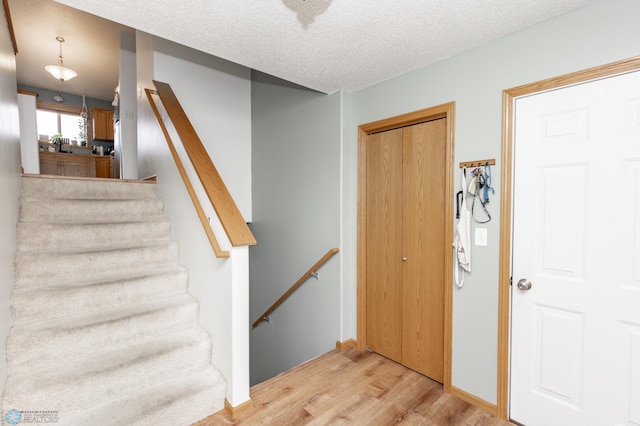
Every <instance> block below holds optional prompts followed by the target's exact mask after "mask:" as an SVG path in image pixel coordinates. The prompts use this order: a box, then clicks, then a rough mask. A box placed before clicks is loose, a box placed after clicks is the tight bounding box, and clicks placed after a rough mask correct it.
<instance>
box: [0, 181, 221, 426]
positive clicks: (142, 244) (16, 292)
mask: <svg viewBox="0 0 640 426" xmlns="http://www.w3.org/2000/svg"><path fill="white" fill-rule="evenodd" d="M17 245H18V251H17V253H16V256H15V286H14V289H13V292H12V295H11V308H12V326H11V330H10V332H9V337H8V339H7V364H8V378H7V383H6V386H5V390H4V394H3V395H2V413H3V417H2V421H3V422H5V424H6V421H7V419H6V418H5V417H6V416H5V413H7V412H9V411H10V410H17V411H19V412H20V414H21V415H22V416H23V421H24V420H25V419H26V417H28V416H33V415H37V413H29V412H40V413H43V412H54V414H55V415H57V418H58V422H57V424H66V425H92V426H98V425H171V426H176V425H189V424H192V423H194V422H196V421H198V420H200V419H202V418H204V417H206V416H208V415H210V414H212V413H214V412H215V411H218V410H219V409H221V408H223V405H224V398H225V387H226V385H225V383H224V378H223V377H222V376H221V374H220V373H219V372H218V370H217V369H216V368H215V367H214V366H212V365H211V338H210V336H209V335H208V334H207V333H206V332H205V331H204V330H203V329H201V328H200V327H199V326H198V309H199V306H198V302H197V301H196V300H195V299H194V298H193V297H191V296H190V295H189V294H188V293H187V280H188V278H187V271H186V270H185V269H184V268H182V267H181V266H179V265H178V247H177V246H176V244H175V243H174V242H172V241H171V240H170V224H169V222H168V221H167V220H166V219H165V218H163V203H162V200H160V199H158V198H157V196H156V185H155V184H154V183H152V182H124V181H118V180H108V179H104V180H99V179H93V180H91V179H89V180H81V179H69V178H52V177H39V176H24V177H23V178H22V192H21V200H20V216H19V223H18V226H17ZM13 413H14V415H15V414H17V413H15V412H13Z"/></svg>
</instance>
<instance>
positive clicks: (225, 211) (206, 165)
mask: <svg viewBox="0 0 640 426" xmlns="http://www.w3.org/2000/svg"><path fill="white" fill-rule="evenodd" d="M153 83H154V84H155V86H156V90H151V89H145V92H146V94H147V99H148V100H149V103H150V105H151V109H152V110H153V113H154V115H155V116H156V119H157V120H158V123H159V124H160V128H161V129H162V133H163V134H164V137H165V139H166V141H167V145H168V147H169V151H170V152H171V156H172V157H173V160H174V161H175V163H176V166H177V167H178V170H179V172H180V176H181V177H182V180H183V182H184V184H185V186H186V188H187V191H188V193H189V196H190V197H191V201H192V202H193V205H194V207H195V209H196V212H197V213H198V218H199V219H200V222H201V223H202V226H203V228H204V230H205V232H206V234H207V238H208V239H209V243H210V244H211V247H212V248H213V251H214V253H215V255H216V257H229V252H228V251H224V250H222V249H221V248H220V245H219V244H218V241H217V239H216V237H215V235H214V233H213V231H212V230H211V226H210V224H209V221H208V219H207V216H206V214H205V212H204V209H203V208H202V204H201V203H200V201H199V200H198V197H197V195H196V192H195V190H194V188H193V185H192V184H191V181H190V179H189V177H188V175H187V172H186V170H185V168H184V165H183V163H182V161H181V160H180V156H179V155H178V152H177V151H176V148H175V145H174V144H173V141H172V140H171V136H170V135H169V131H168V130H167V127H166V125H165V124H164V121H163V120H162V116H161V114H160V111H159V110H158V107H157V105H156V103H155V101H154V99H153V96H152V95H153V94H157V95H158V96H159V97H160V101H161V102H162V105H163V106H164V108H165V110H166V111H167V114H168V115H169V118H170V119H171V121H172V122H173V125H174V127H175V129H176V132H177V134H178V136H179V138H180V140H181V141H182V144H183V146H184V149H185V151H186V152H187V155H188V157H189V159H190V160H191V163H192V165H193V168H194V170H195V172H196V174H197V176H198V178H199V179H200V182H201V184H202V186H203V188H204V190H205V193H206V194H207V197H208V198H209V201H210V202H211V205H212V206H213V209H214V210H215V212H216V214H217V216H218V218H219V219H220V223H221V224H222V227H223V228H224V230H225V232H226V234H227V237H228V238H229V242H230V243H231V245H232V246H233V247H237V246H243V245H254V244H256V240H255V238H254V236H253V234H252V233H251V230H250V229H249V227H248V225H247V223H246V222H245V221H244V218H243V217H242V214H241V213H240V209H238V206H237V205H236V203H235V201H234V200H233V198H232V197H231V194H230V193H229V190H228V189H227V187H226V185H225V184H224V181H223V180H222V178H221V177H220V174H219V173H218V171H217V169H216V167H215V165H214V164H213V161H212V160H211V157H209V154H208V153H207V151H206V149H205V148H204V145H203V144H202V141H201V140H200V138H199V137H198V135H197V133H196V131H195V129H194V128H193V126H192V124H191V122H190V121H189V118H188V117H187V115H186V113H185V112H184V110H183V109H182V106H181V105H180V102H179V101H178V99H177V97H176V95H175V93H174V92H173V90H172V89H171V87H170V86H169V85H168V84H167V83H162V82H159V81H155V80H154V82H153Z"/></svg>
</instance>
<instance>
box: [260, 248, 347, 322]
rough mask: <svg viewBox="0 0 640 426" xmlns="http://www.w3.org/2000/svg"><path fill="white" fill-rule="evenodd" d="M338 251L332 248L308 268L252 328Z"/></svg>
mask: <svg viewBox="0 0 640 426" xmlns="http://www.w3.org/2000/svg"><path fill="white" fill-rule="evenodd" d="M339 251H340V250H339V249H338V248H337V247H336V248H332V249H331V250H329V251H328V252H327V254H325V255H324V256H322V259H320V260H318V261H317V262H316V263H315V264H314V265H313V266H312V267H311V268H309V270H308V271H307V272H305V273H304V274H303V275H302V276H301V277H300V279H299V280H298V281H296V283H295V284H294V285H292V286H291V288H290V289H289V290H287V291H286V292H285V293H284V294H283V295H282V296H280V299H278V300H276V301H275V303H274V304H273V305H271V307H270V308H269V309H267V310H266V311H264V313H263V314H262V315H260V317H259V318H258V319H257V320H256V321H255V322H254V323H253V328H256V327H257V326H259V325H260V324H261V323H262V321H263V320H264V319H265V318H266V317H268V316H269V314H270V313H271V312H273V311H275V310H276V308H277V307H278V306H280V304H281V303H282V302H284V301H285V299H286V298H287V297H289V296H291V293H293V292H294V291H296V290H297V289H298V287H300V286H301V285H302V283H303V282H305V281H306V280H307V279H308V278H309V277H310V276H312V274H313V273H314V272H315V271H316V270H317V269H318V268H319V267H320V266H321V265H322V264H323V263H325V262H326V261H327V260H329V258H330V257H331V256H333V255H334V254H336V253H337V252H339Z"/></svg>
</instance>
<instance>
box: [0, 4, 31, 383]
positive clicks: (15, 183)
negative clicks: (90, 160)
mask: <svg viewBox="0 0 640 426" xmlns="http://www.w3.org/2000/svg"><path fill="white" fill-rule="evenodd" d="M0 22H2V23H3V24H2V25H0V105H1V107H0V182H2V191H0V241H1V242H2V243H1V244H0V394H2V392H3V390H4V384H5V381H6V377H7V362H6V361H7V360H6V341H7V335H8V334H9V327H10V325H11V312H10V310H9V295H10V293H11V289H12V288H13V256H14V254H15V250H16V222H17V220H18V195H19V190H20V120H19V117H18V97H17V94H16V90H17V83H16V60H15V55H14V53H13V46H12V45H11V41H10V38H9V30H8V27H7V25H6V21H5V16H4V11H2V12H0ZM34 145H35V144H34Z"/></svg>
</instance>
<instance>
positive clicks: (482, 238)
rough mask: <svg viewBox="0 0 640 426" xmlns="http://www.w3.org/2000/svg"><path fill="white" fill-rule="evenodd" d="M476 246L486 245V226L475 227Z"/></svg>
mask: <svg viewBox="0 0 640 426" xmlns="http://www.w3.org/2000/svg"><path fill="white" fill-rule="evenodd" d="M475 244H476V246H481V247H486V246H487V228H476V241H475Z"/></svg>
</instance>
